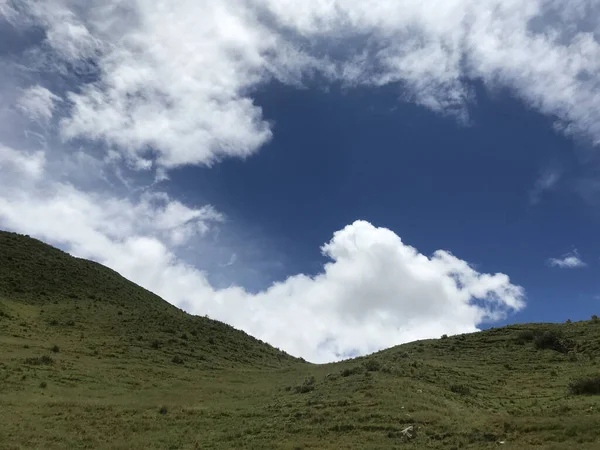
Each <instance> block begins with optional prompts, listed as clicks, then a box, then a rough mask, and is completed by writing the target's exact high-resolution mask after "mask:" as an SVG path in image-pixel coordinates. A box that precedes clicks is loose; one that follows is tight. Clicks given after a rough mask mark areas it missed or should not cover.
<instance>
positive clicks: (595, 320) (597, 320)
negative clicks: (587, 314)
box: [592, 314, 600, 323]
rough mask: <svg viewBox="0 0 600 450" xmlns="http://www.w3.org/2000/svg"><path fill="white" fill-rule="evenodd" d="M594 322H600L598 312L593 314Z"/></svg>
mask: <svg viewBox="0 0 600 450" xmlns="http://www.w3.org/2000/svg"><path fill="white" fill-rule="evenodd" d="M592 322H594V323H598V322H600V319H598V316H597V315H596V314H593V315H592Z"/></svg>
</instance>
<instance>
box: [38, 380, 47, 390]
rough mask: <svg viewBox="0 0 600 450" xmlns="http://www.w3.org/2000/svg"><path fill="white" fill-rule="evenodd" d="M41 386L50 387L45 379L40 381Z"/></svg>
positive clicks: (43, 387)
mask: <svg viewBox="0 0 600 450" xmlns="http://www.w3.org/2000/svg"><path fill="white" fill-rule="evenodd" d="M40 387H41V388H42V389H46V388H47V387H48V383H46V382H45V381H42V382H41V383H40Z"/></svg>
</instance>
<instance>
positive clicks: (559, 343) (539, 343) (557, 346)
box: [533, 331, 574, 353]
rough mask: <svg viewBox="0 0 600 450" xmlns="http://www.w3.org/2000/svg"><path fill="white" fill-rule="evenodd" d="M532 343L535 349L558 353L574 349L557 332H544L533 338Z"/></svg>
mask: <svg viewBox="0 0 600 450" xmlns="http://www.w3.org/2000/svg"><path fill="white" fill-rule="evenodd" d="M533 343H534V345H535V347H536V348H537V349H540V350H544V349H548V350H554V351H557V352H560V353H568V352H569V351H570V350H572V349H573V347H574V344H573V342H572V341H571V340H569V339H566V338H564V337H563V336H562V334H561V333H559V332H557V331H544V332H543V333H542V334H540V335H538V336H536V337H535V339H534V341H533Z"/></svg>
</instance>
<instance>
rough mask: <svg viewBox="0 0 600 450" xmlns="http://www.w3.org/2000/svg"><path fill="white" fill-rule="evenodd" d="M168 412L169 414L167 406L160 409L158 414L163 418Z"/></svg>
mask: <svg viewBox="0 0 600 450" xmlns="http://www.w3.org/2000/svg"><path fill="white" fill-rule="evenodd" d="M168 412H169V410H168V409H167V407H166V406H161V407H160V409H159V410H158V413H159V414H162V415H163V416H164V415H165V414H166V413H168Z"/></svg>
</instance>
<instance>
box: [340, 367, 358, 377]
mask: <svg viewBox="0 0 600 450" xmlns="http://www.w3.org/2000/svg"><path fill="white" fill-rule="evenodd" d="M361 372H362V368H361V367H360V366H355V367H352V368H346V369H344V370H342V371H341V372H340V375H341V376H343V377H349V376H350V375H356V374H358V373H361Z"/></svg>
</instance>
